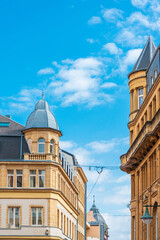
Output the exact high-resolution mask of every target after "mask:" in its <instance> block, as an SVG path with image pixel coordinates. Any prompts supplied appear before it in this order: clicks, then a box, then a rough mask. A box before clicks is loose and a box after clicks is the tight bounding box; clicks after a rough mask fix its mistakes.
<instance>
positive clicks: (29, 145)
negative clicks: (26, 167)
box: [27, 138, 32, 152]
mask: <svg viewBox="0 0 160 240" xmlns="http://www.w3.org/2000/svg"><path fill="white" fill-rule="evenodd" d="M27 142H28V147H29V150H30V152H32V139H31V138H30V139H28V141H27Z"/></svg>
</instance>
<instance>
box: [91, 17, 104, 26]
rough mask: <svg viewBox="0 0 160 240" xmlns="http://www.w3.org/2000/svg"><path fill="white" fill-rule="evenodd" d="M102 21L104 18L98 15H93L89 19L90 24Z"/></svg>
mask: <svg viewBox="0 0 160 240" xmlns="http://www.w3.org/2000/svg"><path fill="white" fill-rule="evenodd" d="M100 23H102V20H101V18H100V17H97V16H93V17H91V18H90V19H89V21H88V24H89V25H95V24H100Z"/></svg>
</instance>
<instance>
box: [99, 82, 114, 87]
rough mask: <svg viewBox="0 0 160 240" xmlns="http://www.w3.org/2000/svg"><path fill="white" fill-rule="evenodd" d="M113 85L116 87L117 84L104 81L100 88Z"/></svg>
mask: <svg viewBox="0 0 160 240" xmlns="http://www.w3.org/2000/svg"><path fill="white" fill-rule="evenodd" d="M113 87H118V85H117V84H116V83H113V82H105V83H103V84H102V85H101V88H113Z"/></svg>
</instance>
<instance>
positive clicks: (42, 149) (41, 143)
mask: <svg viewBox="0 0 160 240" xmlns="http://www.w3.org/2000/svg"><path fill="white" fill-rule="evenodd" d="M38 153H45V141H44V139H43V138H40V139H39V140H38Z"/></svg>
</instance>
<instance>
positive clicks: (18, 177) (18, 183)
mask: <svg viewBox="0 0 160 240" xmlns="http://www.w3.org/2000/svg"><path fill="white" fill-rule="evenodd" d="M17 187H22V176H17Z"/></svg>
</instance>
